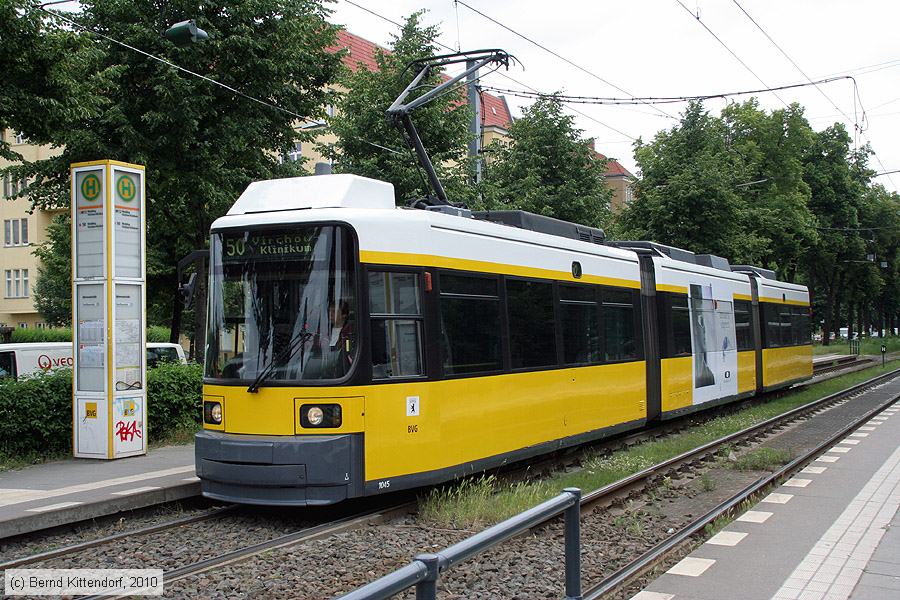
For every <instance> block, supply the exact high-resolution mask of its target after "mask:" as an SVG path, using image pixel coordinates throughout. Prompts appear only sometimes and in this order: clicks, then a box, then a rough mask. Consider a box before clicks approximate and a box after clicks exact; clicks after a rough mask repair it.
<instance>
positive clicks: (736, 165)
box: [620, 102, 758, 260]
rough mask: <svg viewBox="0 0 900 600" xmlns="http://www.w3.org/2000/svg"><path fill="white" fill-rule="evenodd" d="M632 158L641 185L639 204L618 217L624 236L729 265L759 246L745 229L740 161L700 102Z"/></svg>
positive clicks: (638, 146) (720, 125) (638, 147)
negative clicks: (716, 258)
mask: <svg viewBox="0 0 900 600" xmlns="http://www.w3.org/2000/svg"><path fill="white" fill-rule="evenodd" d="M635 158H636V160H637V163H638V167H639V168H640V170H641V180H640V181H639V182H638V185H637V198H636V199H635V201H634V202H632V203H631V204H630V205H628V206H627V207H626V209H625V210H624V211H623V212H622V214H621V216H620V227H621V228H622V230H623V231H624V232H625V235H628V236H629V237H632V238H634V239H650V240H654V241H657V242H661V243H664V244H670V245H673V246H678V247H681V248H685V249H687V250H692V251H694V252H698V253H713V254H718V255H720V256H724V257H727V258H729V259H732V260H734V259H735V258H738V257H740V256H742V255H744V254H746V253H747V249H748V248H753V247H755V246H757V245H758V243H757V240H756V236H755V234H754V233H753V232H752V231H748V230H747V229H746V228H745V227H744V226H743V225H744V222H745V217H746V211H745V210H744V208H745V207H744V204H743V202H742V201H741V198H740V196H739V195H738V193H737V188H736V185H737V184H739V183H743V182H744V181H746V180H745V179H744V176H743V165H742V163H741V160H740V157H739V156H738V155H737V154H736V153H735V152H733V151H732V150H731V149H729V148H728V146H727V145H726V143H725V128H724V125H723V123H722V122H721V120H719V119H716V118H714V117H711V116H710V115H709V113H708V112H707V111H705V110H704V109H703V105H702V104H701V103H700V102H692V103H691V104H689V105H688V107H687V109H685V112H684V114H683V115H682V118H681V122H680V123H679V124H678V125H676V126H675V127H673V128H672V129H671V130H669V131H662V132H660V133H658V134H657V135H656V137H655V138H654V139H653V141H652V142H650V143H644V142H643V141H641V140H638V141H637V143H636V144H635Z"/></svg>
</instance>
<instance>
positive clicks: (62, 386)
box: [0, 369, 72, 458]
mask: <svg viewBox="0 0 900 600" xmlns="http://www.w3.org/2000/svg"><path fill="white" fill-rule="evenodd" d="M71 448H72V371H71V370H69V369H60V370H56V371H51V372H49V373H39V374H36V375H34V376H33V377H26V378H22V379H19V380H18V381H14V380H12V379H0V458H6V457H17V456H33V455H38V454H48V455H56V454H59V453H61V452H65V451H67V450H69V451H71Z"/></svg>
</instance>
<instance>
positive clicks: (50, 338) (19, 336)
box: [12, 325, 171, 343]
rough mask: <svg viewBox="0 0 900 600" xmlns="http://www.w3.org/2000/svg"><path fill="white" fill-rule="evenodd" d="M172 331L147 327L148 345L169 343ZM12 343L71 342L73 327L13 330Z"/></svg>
mask: <svg viewBox="0 0 900 600" xmlns="http://www.w3.org/2000/svg"><path fill="white" fill-rule="evenodd" d="M170 331H171V330H170V329H169V328H168V327H163V326H162V325H150V326H149V327H147V343H150V342H156V343H159V342H168V341H169V333H170ZM12 341H13V342H16V343H25V342H35V343H43V342H71V341H72V328H71V327H49V328H47V329H37V328H34V329H30V328H29V329H13V332H12Z"/></svg>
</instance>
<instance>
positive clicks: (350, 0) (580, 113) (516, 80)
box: [344, 0, 674, 142]
mask: <svg viewBox="0 0 900 600" xmlns="http://www.w3.org/2000/svg"><path fill="white" fill-rule="evenodd" d="M344 2H346V3H347V4H349V5H351V6H354V7H356V8H358V9H360V10H362V11H364V12H367V13H369V14H370V15H372V16H374V17H377V18H379V19H381V20H383V21H385V22H387V23H390V24H392V25H394V26H395V27H398V28H400V29H402V28H403V24H402V23H399V22H397V21H394V20H393V19H391V18H389V17H386V16H384V15H382V14H379V13H377V12H375V11H374V10H372V9H370V8H367V7H365V6H362V5H361V4H358V3H356V2H354V1H353V0H344ZM431 41H432V42H434V43H435V44H436V45H438V46H440V47H441V48H444V49H446V50H450V51H451V52H456V49H455V48H453V47H451V46H448V45H447V44H443V43H441V42H440V41H438V40H436V39H433V40H431ZM497 75H498V76H499V77H503V78H504V79H508V80H510V81H512V82H513V83H515V84H517V85H521V86H522V87H525V88H528V89H530V90H532V91H535V92H537V89H535V88H533V87H532V86H530V85H528V84H527V83H523V82H521V81H519V80H518V79H515V78H514V77H512V76H510V75H508V74H506V73H500V72H498V73H497ZM566 108H567V109H569V110H570V111H572V112H574V113H576V114H578V115H581V116H582V117H584V118H585V119H588V120H590V121H593V122H594V123H597V124H598V125H601V126H603V127H605V128H607V129H609V130H610V131H613V132H615V133H618V134H619V135H621V136H623V137H625V138H628V140H629V141H632V142H633V141H635V140H636V138H635V137H634V136H632V135H629V134H627V133H625V132H624V131H622V130H620V129H617V128H616V127H613V126H612V125H610V124H608V123H604V122H603V121H601V120H600V119H597V118H595V117H592V116H591V115H589V114H587V113H585V112H583V111H580V110H578V109H577V108H574V107H572V106H566ZM673 118H674V117H673Z"/></svg>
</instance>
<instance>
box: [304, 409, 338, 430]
mask: <svg viewBox="0 0 900 600" xmlns="http://www.w3.org/2000/svg"><path fill="white" fill-rule="evenodd" d="M342 421H343V419H342V416H341V405H340V404H304V405H303V406H301V407H300V425H301V426H302V427H310V428H317V427H318V428H323V427H340V426H341V422H342Z"/></svg>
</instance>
